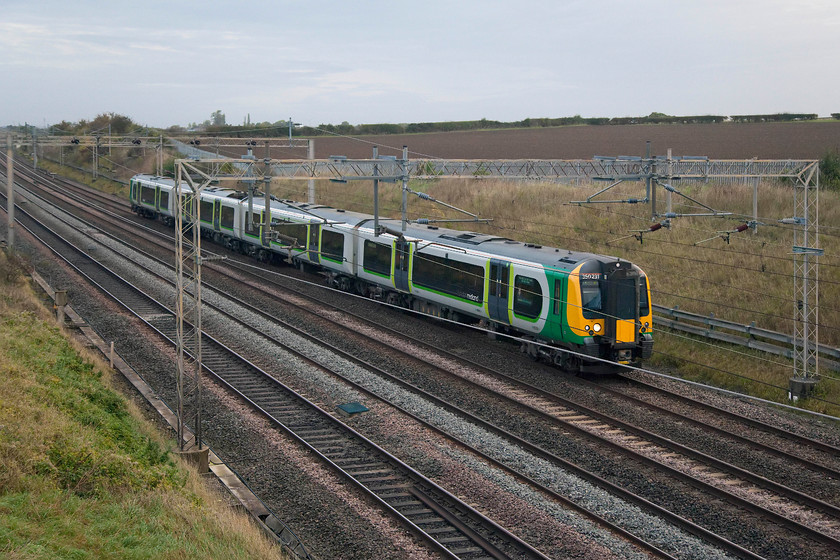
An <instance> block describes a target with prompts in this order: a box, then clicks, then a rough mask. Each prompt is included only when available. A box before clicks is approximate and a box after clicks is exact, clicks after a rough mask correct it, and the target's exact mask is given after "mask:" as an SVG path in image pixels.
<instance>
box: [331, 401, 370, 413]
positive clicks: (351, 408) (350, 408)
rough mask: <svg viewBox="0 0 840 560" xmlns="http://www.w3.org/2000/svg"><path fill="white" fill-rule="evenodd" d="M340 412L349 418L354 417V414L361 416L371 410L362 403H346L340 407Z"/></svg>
mask: <svg viewBox="0 0 840 560" xmlns="http://www.w3.org/2000/svg"><path fill="white" fill-rule="evenodd" d="M338 410H339V412H342V413H344V414H346V415H347V416H352V415H354V414H360V413H362V412H367V411H368V410H369V409H368V407H366V406H364V405H363V404H361V403H357V402H351V403H346V404H342V405H339V406H338Z"/></svg>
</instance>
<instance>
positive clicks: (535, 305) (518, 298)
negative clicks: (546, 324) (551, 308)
mask: <svg viewBox="0 0 840 560" xmlns="http://www.w3.org/2000/svg"><path fill="white" fill-rule="evenodd" d="M542 296H543V294H542V286H540V283H539V282H538V281H537V280H536V279H535V278H530V277H528V276H519V275H517V276H516V277H515V278H514V279H513V312H514V314H516V315H519V316H521V317H528V318H530V319H536V318H537V317H539V316H540V313H541V312H542V303H543V301H542Z"/></svg>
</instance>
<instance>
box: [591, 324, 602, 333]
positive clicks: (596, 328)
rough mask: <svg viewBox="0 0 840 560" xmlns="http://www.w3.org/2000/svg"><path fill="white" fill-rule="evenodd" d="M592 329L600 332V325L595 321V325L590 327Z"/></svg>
mask: <svg viewBox="0 0 840 560" xmlns="http://www.w3.org/2000/svg"><path fill="white" fill-rule="evenodd" d="M592 330H593V331H595V332H601V325H599V324H598V323H595V326H594V327H592Z"/></svg>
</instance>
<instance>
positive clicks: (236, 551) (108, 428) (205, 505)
mask: <svg viewBox="0 0 840 560" xmlns="http://www.w3.org/2000/svg"><path fill="white" fill-rule="evenodd" d="M16 268H17V269H20V268H23V267H21V266H20V265H19V264H16V263H15V262H14V261H10V260H9V259H8V258H7V256H6V255H5V254H3V253H0V270H2V271H4V272H7V274H6V275H4V277H2V278H0V296H2V297H0V372H2V375H0V556H2V557H3V558H10V559H18V558H20V559H23V558H26V559H34V558H51V559H52V558H172V559H175V558H187V557H193V556H196V554H197V553H198V554H200V555H202V556H208V557H215V558H230V559H242V560H245V559H246V558H279V557H280V555H279V551H278V549H277V548H276V547H275V546H274V545H273V544H271V543H270V542H269V541H268V540H267V539H266V537H265V536H264V535H263V534H262V533H261V532H260V531H259V530H258V529H257V528H256V527H255V526H254V525H253V524H252V523H251V521H250V520H249V518H248V517H246V516H244V515H243V514H238V513H235V512H234V511H233V510H232V509H231V508H230V507H229V506H227V505H226V503H225V502H224V500H223V499H222V497H221V496H219V495H217V494H215V493H214V492H211V491H210V490H208V489H207V488H206V487H205V486H204V483H203V482H202V481H201V479H200V477H199V476H198V475H197V474H195V473H194V472H192V471H190V470H188V469H186V468H185V467H183V466H181V465H179V464H178V463H177V462H176V461H175V460H174V459H173V457H172V455H171V454H170V453H168V452H167V451H166V449H167V446H171V445H172V444H171V443H170V442H167V441H165V440H164V439H163V438H162V437H161V436H160V435H159V434H158V433H157V432H155V431H154V429H153V428H151V427H150V426H149V425H147V424H146V423H145V422H143V421H142V419H141V415H140V413H139V411H137V410H136V409H135V408H134V407H133V406H132V405H131V404H130V403H128V402H127V401H126V400H125V399H123V397H121V396H120V395H118V394H117V393H115V392H114V391H112V390H111V389H110V388H109V385H110V377H109V376H110V374H109V370H108V368H107V367H106V366H105V365H104V364H102V363H101V361H100V360H99V358H98V357H96V356H94V355H92V354H90V353H89V352H88V351H87V350H85V349H83V348H80V347H78V345H76V344H74V343H71V342H69V341H68V340H67V339H66V338H65V337H64V336H63V334H62V332H60V330H59V329H58V328H57V327H56V326H54V325H53V320H52V317H51V314H50V313H49V311H48V310H46V309H45V308H44V307H43V306H42V305H41V304H40V302H39V301H38V299H37V297H36V296H35V295H34V294H33V292H32V291H31V289H30V288H29V286H28V284H27V283H26V281H25V276H23V274H20V273H19V274H10V273H9V271H10V270H13V269H16Z"/></svg>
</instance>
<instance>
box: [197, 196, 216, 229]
mask: <svg viewBox="0 0 840 560" xmlns="http://www.w3.org/2000/svg"><path fill="white" fill-rule="evenodd" d="M200 204H201V206H200V208H199V210H200V211H201V221H202V222H204V223H207V224H212V223H213V201H212V200H202V201H201V203H200Z"/></svg>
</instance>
